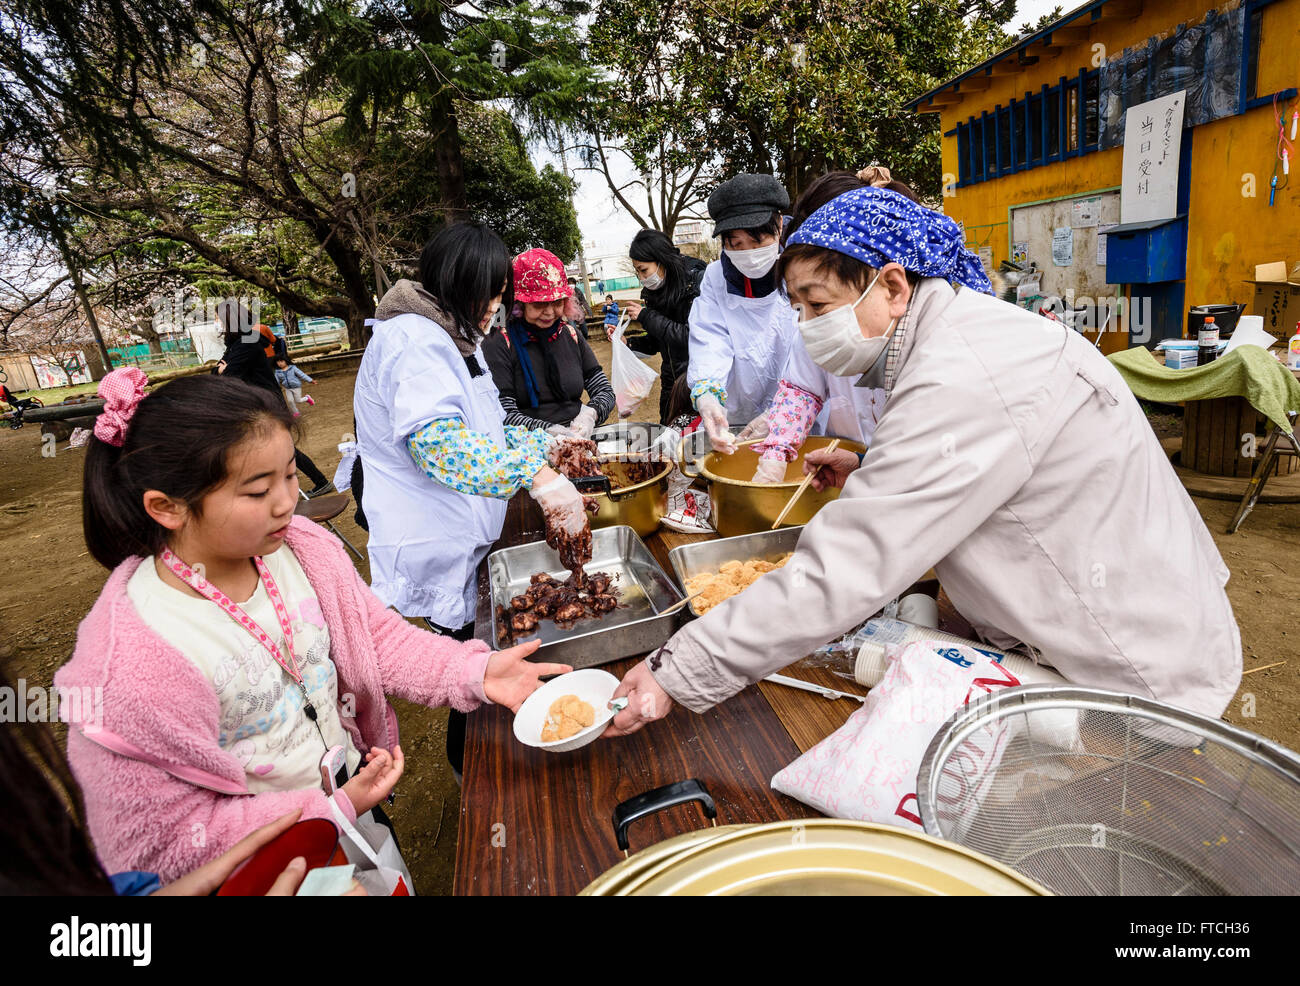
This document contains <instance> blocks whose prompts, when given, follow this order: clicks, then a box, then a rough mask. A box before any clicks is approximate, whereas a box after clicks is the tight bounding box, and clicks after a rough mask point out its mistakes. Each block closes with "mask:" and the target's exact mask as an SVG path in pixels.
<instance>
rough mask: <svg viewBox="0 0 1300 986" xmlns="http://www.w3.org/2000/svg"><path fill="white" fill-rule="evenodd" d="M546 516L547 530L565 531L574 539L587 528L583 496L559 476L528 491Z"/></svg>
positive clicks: (534, 485) (535, 484) (535, 485)
mask: <svg viewBox="0 0 1300 986" xmlns="http://www.w3.org/2000/svg"><path fill="white" fill-rule="evenodd" d="M528 493H529V495H530V496H531V497H532V498H533V499H534V500H536V501H537V505H538V506H539V507H541V508H542V513H544V514H545V515H546V529H547V530H548V531H550V530H552V529H555V530H559V531H563V532H564V533H566V534H570V535H572V536H574V537H577V536H578V535H580V534H582V531H583V528H585V527H586V526H587V508H586V504H585V502H584V501H583V498H582V494H581V493H579V492H578V489H577V487H576V486H574V485H573V483H571V482H570V481H569V480H568V479H566V478H565V477H564V476H559V475H557V476H556V477H555V478H554V479H553V480H551V481H550V482H549V483H544V484H542V485H540V486H539V485H538V484H537V483H534V484H533V487H532V489H530V490H529V491H528Z"/></svg>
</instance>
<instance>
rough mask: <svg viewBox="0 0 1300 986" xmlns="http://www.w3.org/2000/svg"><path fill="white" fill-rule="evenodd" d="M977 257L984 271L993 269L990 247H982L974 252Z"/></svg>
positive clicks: (991, 249)
mask: <svg viewBox="0 0 1300 986" xmlns="http://www.w3.org/2000/svg"><path fill="white" fill-rule="evenodd" d="M976 253H977V254H978V255H979V258H980V263H981V264H983V265H984V269H985V270H986V271H990V270H992V269H993V248H992V247H991V246H982V247H980V248H979V250H977V251H976Z"/></svg>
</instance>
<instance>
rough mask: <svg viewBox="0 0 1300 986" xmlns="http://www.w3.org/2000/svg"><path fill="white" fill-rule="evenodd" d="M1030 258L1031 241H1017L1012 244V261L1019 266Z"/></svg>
mask: <svg viewBox="0 0 1300 986" xmlns="http://www.w3.org/2000/svg"><path fill="white" fill-rule="evenodd" d="M1028 258H1029V241H1028V240H1016V242H1014V243H1012V244H1011V259H1012V261H1014V262H1015V263H1017V264H1023V263H1024V262H1025V261H1026V260H1027V259H1028Z"/></svg>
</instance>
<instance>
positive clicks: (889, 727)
mask: <svg viewBox="0 0 1300 986" xmlns="http://www.w3.org/2000/svg"><path fill="white" fill-rule="evenodd" d="M1019 684H1020V682H1019V681H1018V680H1017V679H1016V677H1015V676H1014V675H1012V674H1011V673H1010V672H1008V671H1005V670H1004V669H1002V668H1001V667H999V666H998V665H997V664H996V663H994V662H993V661H992V660H991V659H990V658H989V657H988V655H986V654H981V653H980V652H978V651H975V650H971V649H970V648H968V647H963V646H952V645H943V644H940V645H938V646H937V647H936V646H935V645H932V644H930V643H927V642H925V641H916V642H915V643H911V644H908V645H907V646H906V647H904V648H902V649H901V650H899V651H896V652H895V653H893V654H892V655H891V660H890V666H889V670H888V671H886V673H885V677H884V679H883V680H882V681H881V682H880V684H879V685H877V686H876V687H875V688H873V689H872V690H871V693H870V694H869V695H868V696H867V700H866V701H865V702H864V703H863V705H862V708H860V709H858V710H857V711H856V712H854V713H853V715H851V716H849V720H848V722H846V723H845V724H844V725H843V726H841V727H840V728H839V729H837V730H836V731H835V732H833V733H832V734H831V735H830V736H828V737H826V739H824V740H822V741H821V742H820V743H818V744H817V745H816V746H814V747H813V748H812V749H810V750H809V751H808V752H806V753H805V754H803V756H801V757H799V759H798V760H796V761H794V763H792V764H790V765H789V766H788V767H786V768H785V769H784V770H781V771H780V772H778V773H777V774H776V776H775V777H773V778H772V787H773V788H775V789H776V790H778V791H780V792H781V793H782V794H788V795H789V796H790V797H792V798H797V799H798V800H800V801H802V802H803V803H804V804H807V805H811V806H812V807H814V808H816V809H817V810H818V811H820V812H822V813H824V814H826V815H830V816H832V817H834V818H853V819H857V820H859V821H864V822H879V823H883V824H885V825H898V826H900V827H902V828H909V829H912V830H914V831H921V830H922V825H921V818H920V815H919V814H918V811H917V804H916V775H917V772H918V771H919V770H920V768H921V759H922V757H924V755H925V750H926V747H927V746H929V744H930V740H931V739H933V738H934V734H935V733H936V732H938V731H939V727H940V726H942V725H943V724H944V722H946V721H947V719H948V717H949V716H951V715H952V714H953V713H954V712H956V711H957V710H958V709H959V708H961V707H962V706H963V705H965V704H966V703H967V702H969V701H970V700H971V699H972V698H978V697H979V696H981V695H984V694H986V693H988V692H990V691H993V690H996V689H999V688H1014V687H1016V686H1017V685H1019ZM1008 738H1009V734H1008V731H1007V730H1006V729H1004V728H999V727H994V728H990V729H986V730H984V731H982V733H977V734H975V735H972V736H971V737H970V738H968V739H967V741H966V743H965V744H963V750H962V752H963V755H964V756H965V757H966V758H967V760H968V762H969V763H970V765H971V768H972V770H971V772H972V774H979V775H980V776H988V775H989V774H991V773H992V770H991V768H992V767H993V766H995V765H996V764H997V762H998V761H999V760H1000V759H1001V757H1002V751H1003V750H1004V749H1005V747H1006V744H1007V740H1008ZM977 765H978V766H979V767H982V768H983V769H982V770H977V769H975V767H976V766H977Z"/></svg>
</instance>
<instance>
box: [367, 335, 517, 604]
mask: <svg viewBox="0 0 1300 986" xmlns="http://www.w3.org/2000/svg"><path fill="white" fill-rule="evenodd" d="M475 358H476V359H477V360H478V362H479V365H480V366H481V367H483V370H484V372H483V373H481V374H480V375H479V376H477V377H473V378H471V377H470V374H469V369H468V368H467V367H466V365H465V359H464V357H462V356H461V355H460V353H459V352H457V350H456V346H455V344H454V343H453V342H452V341H451V339H450V338H449V337H448V335H447V333H446V332H445V331H444V330H443V329H442V328H441V327H440V326H438V325H435V324H434V323H433V322H431V321H429V320H428V319H426V318H423V317H422V316H419V315H413V314H405V315H399V316H397V317H396V318H391V319H386V320H384V321H382V322H377V323H375V334H374V338H372V339H371V340H370V344H369V345H368V346H367V347H366V354H365V356H364V357H363V358H362V360H361V367H360V369H359V371H358V373H357V382H356V389H355V390H354V392H353V398H352V407H353V411H354V413H355V414H356V419H357V445H358V447H359V452H360V455H361V462H362V468H363V469H364V471H365V473H364V474H365V485H364V492H363V497H364V500H365V503H364V506H365V512H366V518H367V520H368V521H369V522H370V544H369V553H370V576H371V588H373V589H374V591H375V594H376V595H378V596H379V598H380V599H382V600H383V601H384V603H385V604H386V605H389V606H392V607H394V608H395V609H396V610H397V611H398V612H399V613H401V614H402V615H403V616H425V617H428V618H429V619H430V620H432V621H433V622H435V623H438V624H440V625H441V626H444V627H448V628H450V629H453V630H455V629H459V628H460V627H462V626H464V625H465V624H467V623H469V622H470V621H472V620H473V619H474V612H475V608H476V605H477V595H478V586H477V578H476V574H477V571H478V565H479V562H481V561H482V560H483V559H484V558H485V557H486V556H487V553H488V549H489V548H490V547H491V545H492V543H493V542H494V541H496V539H497V538H498V537H499V536H500V535H501V527H502V525H503V524H504V522H505V516H506V501H505V500H499V499H496V498H494V497H486V496H471V495H468V494H465V493H458V492H456V491H455V490H453V489H451V488H450V487H447V486H444V485H442V484H441V483H439V482H437V481H436V480H433V479H430V478H429V477H428V476H427V475H425V473H424V471H423V470H422V469H421V468H420V467H419V466H417V465H416V464H415V461H414V460H413V459H412V458H411V455H410V452H409V451H408V450H407V447H406V439H407V436H408V435H410V434H411V433H412V432H415V431H418V430H419V429H420V428H422V427H424V425H426V424H428V423H429V422H430V421H433V420H435V419H438V418H447V417H456V418H460V419H461V420H462V421H464V422H465V424H466V426H467V427H468V428H469V429H470V430H471V431H479V432H483V433H484V434H487V435H489V436H491V437H492V438H494V439H495V440H496V441H498V442H500V443H501V444H502V445H503V446H504V445H505V430H504V428H503V426H502V419H503V417H504V412H503V411H502V409H501V402H500V399H499V397H498V394H497V388H496V385H495V384H494V383H493V382H492V375H491V373H489V372H487V362H486V361H485V360H484V359H483V354H482V351H481V350H480V351H478V352H476V353H475Z"/></svg>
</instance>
